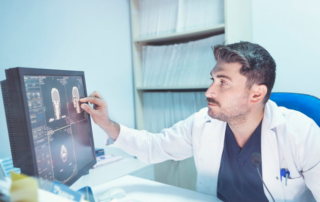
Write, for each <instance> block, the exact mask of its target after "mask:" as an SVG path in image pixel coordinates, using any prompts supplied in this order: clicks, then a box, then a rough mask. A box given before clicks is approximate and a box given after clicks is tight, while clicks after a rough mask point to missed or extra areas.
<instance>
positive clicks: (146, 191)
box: [92, 175, 220, 202]
mask: <svg viewBox="0 0 320 202" xmlns="http://www.w3.org/2000/svg"><path fill="white" fill-rule="evenodd" d="M113 188H121V189H123V190H124V191H125V192H126V196H125V197H124V198H121V199H118V200H117V201H118V202H126V201H141V202H163V201H166V202H170V201H172V202H179V201H183V202H200V201H201V202H205V201H210V202H212V201H217V202H219V201H220V200H219V199H218V198H217V197H215V196H211V195H207V194H202V193H199V192H195V191H190V190H187V189H182V188H179V187H174V186H170V185H166V184H162V183H159V182H154V181H151V180H146V179H142V178H138V177H134V176H130V175H127V176H123V177H121V178H118V179H116V180H113V181H110V182H107V183H104V184H101V185H99V186H96V187H92V191H93V193H94V195H95V196H96V197H98V196H99V195H101V194H103V193H104V192H106V191H108V190H110V189H113Z"/></svg>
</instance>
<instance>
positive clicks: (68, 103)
mask: <svg viewBox="0 0 320 202" xmlns="http://www.w3.org/2000/svg"><path fill="white" fill-rule="evenodd" d="M24 82H25V90H26V96H27V99H28V107H29V113H30V121H31V126H32V134H33V140H34V150H35V154H36V158H37V166H38V173H39V177H40V178H44V179H48V180H57V181H59V182H61V183H65V182H67V181H68V180H69V179H70V178H71V177H73V176H74V175H75V174H77V172H78V170H79V169H81V168H83V167H84V166H86V163H87V162H89V161H90V160H91V159H92V151H91V142H92V140H91V138H90V137H89V136H88V135H87V134H88V132H91V131H87V130H89V129H88V128H90V127H89V119H88V116H87V113H86V112H85V111H83V110H82V109H81V107H80V103H79V99H80V98H81V97H84V85H83V80H82V77H80V76H68V77H63V76H24Z"/></svg>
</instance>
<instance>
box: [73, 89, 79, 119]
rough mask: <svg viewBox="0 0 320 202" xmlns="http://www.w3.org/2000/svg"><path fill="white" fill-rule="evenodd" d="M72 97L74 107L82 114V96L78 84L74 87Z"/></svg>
mask: <svg viewBox="0 0 320 202" xmlns="http://www.w3.org/2000/svg"><path fill="white" fill-rule="evenodd" d="M72 99H73V107H74V108H75V109H76V111H77V114H80V113H81V110H80V103H79V100H80V96H79V90H78V88H77V87H76V86H74V87H73V88H72Z"/></svg>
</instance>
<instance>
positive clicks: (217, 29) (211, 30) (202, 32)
mask: <svg viewBox="0 0 320 202" xmlns="http://www.w3.org/2000/svg"><path fill="white" fill-rule="evenodd" d="M222 32H224V24H220V25H216V26H212V27H207V28H203V29H194V30H188V31H185V32H177V33H172V34H166V35H162V36H153V37H138V38H135V39H134V40H133V41H134V42H161V41H173V40H177V39H179V40H181V39H187V38H192V37H201V36H206V35H209V34H212V35H213V34H219V33H222Z"/></svg>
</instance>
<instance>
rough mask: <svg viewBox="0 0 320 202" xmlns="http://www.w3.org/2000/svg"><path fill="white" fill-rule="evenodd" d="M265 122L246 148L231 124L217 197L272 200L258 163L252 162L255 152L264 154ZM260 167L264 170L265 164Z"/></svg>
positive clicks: (227, 133)
mask: <svg viewBox="0 0 320 202" xmlns="http://www.w3.org/2000/svg"><path fill="white" fill-rule="evenodd" d="M261 123H262V121H261V122H260V124H259V126H258V127H257V128H256V129H255V131H254V132H253V134H252V136H251V137H250V138H249V140H248V141H247V143H246V144H245V145H244V147H243V148H242V149H241V148H240V147H239V146H238V143H237V141H236V139H235V137H234V135H233V133H232V131H231V129H230V127H229V125H228V124H227V127H226V133H225V141H224V148H223V153H222V157H221V164H220V170H219V176H218V190H217V191H218V193H217V196H218V198H219V199H220V200H222V201H226V202H227V201H228V202H230V201H231V202H233V201H236V202H242V201H243V202H248V201H259V202H264V201H266V202H268V199H267V197H266V195H265V194H264V191H263V184H262V181H261V179H260V177H259V174H258V171H257V169H256V166H255V165H254V164H253V163H252V161H251V154H252V153H254V152H258V153H260V154H261ZM259 167H260V168H259V169H260V173H261V172H262V166H261V163H260V166H259Z"/></svg>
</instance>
